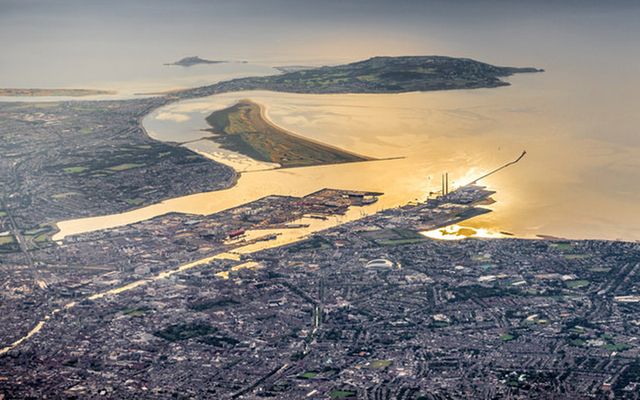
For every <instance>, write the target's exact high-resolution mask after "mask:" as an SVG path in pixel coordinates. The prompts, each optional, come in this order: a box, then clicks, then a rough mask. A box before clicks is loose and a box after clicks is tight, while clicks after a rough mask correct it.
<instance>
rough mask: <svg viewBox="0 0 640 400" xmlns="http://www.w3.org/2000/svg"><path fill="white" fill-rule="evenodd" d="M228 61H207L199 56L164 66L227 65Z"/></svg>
mask: <svg viewBox="0 0 640 400" xmlns="http://www.w3.org/2000/svg"><path fill="white" fill-rule="evenodd" d="M226 62H228V61H219V60H205V59H204V58H200V57H198V56H192V57H185V58H183V59H181V60H178V61H176V62H172V63H167V64H164V65H179V66H181V67H192V66H194V65H198V64H222V63H226Z"/></svg>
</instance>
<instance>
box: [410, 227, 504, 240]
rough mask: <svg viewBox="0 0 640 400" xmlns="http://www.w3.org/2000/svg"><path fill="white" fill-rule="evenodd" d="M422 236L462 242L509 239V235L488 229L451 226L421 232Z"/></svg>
mask: <svg viewBox="0 0 640 400" xmlns="http://www.w3.org/2000/svg"><path fill="white" fill-rule="evenodd" d="M420 234H421V235H424V236H426V237H428V238H431V239H437V240H462V239H467V238H485V239H499V238H505V237H509V235H505V234H503V233H500V232H496V231H492V230H489V229H486V228H471V227H468V226H461V225H449V226H445V227H444V228H438V229H434V230H432V231H423V232H420Z"/></svg>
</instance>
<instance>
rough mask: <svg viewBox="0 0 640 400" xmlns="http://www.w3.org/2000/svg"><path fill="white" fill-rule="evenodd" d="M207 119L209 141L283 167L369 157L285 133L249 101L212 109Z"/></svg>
mask: <svg viewBox="0 0 640 400" xmlns="http://www.w3.org/2000/svg"><path fill="white" fill-rule="evenodd" d="M207 122H208V123H209V125H210V126H211V128H212V129H211V130H212V132H213V133H215V134H216V137H214V138H212V139H211V140H213V141H215V142H217V143H220V145H221V146H222V147H223V148H225V149H228V150H232V151H235V152H238V153H241V154H244V155H246V156H249V157H251V158H254V159H256V160H260V161H266V162H272V163H278V164H280V165H281V166H282V167H285V168H286V167H304V166H310V165H322V164H338V163H345V162H354V161H365V160H370V158H368V157H363V156H359V155H357V154H353V153H349V152H347V151H344V150H341V149H338V148H335V147H331V146H328V145H325V144H322V143H318V142H315V141H312V140H309V139H305V138H303V137H300V136H297V135H295V134H292V133H290V132H287V131H285V130H284V129H281V128H279V127H277V126H275V125H273V124H271V123H270V122H269V121H267V120H266V119H265V118H264V116H263V115H262V110H261V108H260V106H259V105H258V104H256V103H254V102H252V101H249V100H243V101H240V102H239V103H238V104H236V105H234V106H231V107H229V108H226V109H224V110H220V111H215V112H214V113H212V114H211V115H209V117H207Z"/></svg>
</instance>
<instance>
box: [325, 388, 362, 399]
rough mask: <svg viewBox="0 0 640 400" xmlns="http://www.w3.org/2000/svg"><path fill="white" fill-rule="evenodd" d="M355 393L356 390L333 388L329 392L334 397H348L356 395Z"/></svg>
mask: <svg viewBox="0 0 640 400" xmlns="http://www.w3.org/2000/svg"><path fill="white" fill-rule="evenodd" d="M355 395H356V393H355V392H351V391H349V390H333V391H331V392H330V393H329V396H330V397H331V398H332V399H347V398H350V397H355Z"/></svg>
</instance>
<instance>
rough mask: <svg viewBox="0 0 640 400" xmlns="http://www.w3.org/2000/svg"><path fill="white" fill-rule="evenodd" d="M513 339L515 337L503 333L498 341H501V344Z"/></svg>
mask: <svg viewBox="0 0 640 400" xmlns="http://www.w3.org/2000/svg"><path fill="white" fill-rule="evenodd" d="M513 339H515V336H513V335H511V334H509V333H505V334H504V335H502V336H500V340H502V341H503V342H508V341H510V340H513Z"/></svg>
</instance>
